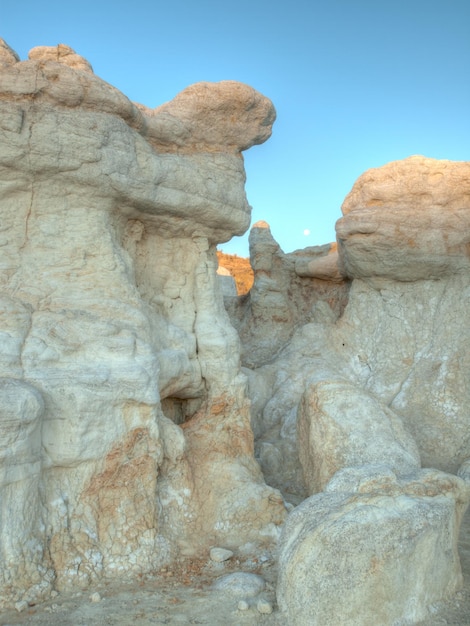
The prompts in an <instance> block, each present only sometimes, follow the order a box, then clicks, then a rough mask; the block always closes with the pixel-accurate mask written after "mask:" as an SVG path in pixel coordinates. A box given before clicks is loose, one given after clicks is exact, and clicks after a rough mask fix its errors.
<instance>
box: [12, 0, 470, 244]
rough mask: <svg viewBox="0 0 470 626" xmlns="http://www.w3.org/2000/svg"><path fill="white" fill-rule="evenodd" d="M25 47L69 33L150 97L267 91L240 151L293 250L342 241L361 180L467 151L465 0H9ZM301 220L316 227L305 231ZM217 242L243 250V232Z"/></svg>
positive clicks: (260, 209)
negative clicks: (252, 134)
mask: <svg viewBox="0 0 470 626" xmlns="http://www.w3.org/2000/svg"><path fill="white" fill-rule="evenodd" d="M0 9H1V19H0V37H3V38H4V39H5V40H6V41H7V43H8V44H9V45H10V46H11V47H12V48H13V49H14V50H16V51H17V52H18V54H19V55H20V57H21V59H26V58H27V54H28V51H29V50H30V49H31V48H32V47H34V46H37V45H52V46H54V45H56V44H58V43H65V44H68V45H69V46H71V47H72V48H74V49H75V51H76V52H78V53H79V54H81V55H83V56H84V57H85V58H87V59H88V60H89V61H90V63H91V64H92V66H93V68H94V71H95V73H96V74H97V75H99V76H100V77H101V78H103V79H104V80H106V81H108V82H110V83H111V84H113V85H115V86H116V87H118V88H119V89H120V90H121V91H123V92H124V93H125V94H126V95H127V96H128V97H129V98H130V99H131V100H133V101H137V102H141V103H143V104H146V105H147V106H150V107H154V106H157V105H159V104H162V103H163V102H166V101H167V100H170V99H172V98H173V97H174V96H175V95H176V94H177V93H178V92H179V91H181V90H182V89H184V88H185V87H186V86H188V85H190V84H192V83H195V82H197V81H201V80H208V81H219V80H226V79H230V80H239V81H242V82H245V83H248V84H249V85H251V86H253V87H254V88H255V89H257V90H258V91H261V92H262V93H263V94H264V95H266V96H268V97H269V98H271V100H272V101H273V103H274V105H275V107H276V110H277V115H278V117H277V121H276V123H275V125H274V130H273V136H272V137H271V139H270V140H269V141H268V142H267V143H266V144H263V145H262V146H255V147H253V148H252V149H250V150H249V151H247V152H246V153H245V165H246V170H247V186H246V187H247V194H248V200H249V202H250V204H251V205H252V207H253V220H252V221H253V223H254V222H256V221H257V220H260V219H263V220H265V221H267V222H268V223H269V224H270V225H271V230H272V233H273V235H274V237H275V238H276V239H277V241H278V242H279V243H280V245H281V247H282V249H283V250H284V251H285V252H290V251H292V250H295V249H298V248H303V247H305V246H309V245H319V244H323V243H328V242H330V241H333V240H334V238H335V234H334V224H335V221H336V220H337V219H338V218H339V217H340V215H341V211H340V207H341V203H342V201H343V199H344V197H345V195H346V194H347V193H348V191H349V190H350V189H351V187H352V185H353V183H354V181H355V180H356V178H357V177H358V176H359V175H360V174H361V173H362V172H364V171H365V170H367V169H369V168H370V167H378V166H380V165H383V164H384V163H387V162H389V161H392V160H395V159H401V158H405V157H407V156H410V155H412V154H423V155H425V156H429V157H434V158H441V159H451V160H470V106H469V105H470V35H469V33H470V2H469V0H447V1H446V2H444V0H441V1H439V2H438V1H436V0H407V1H404V0H387V1H383V0H321V1H320V0H291V1H290V2H280V1H276V0H237V2H224V1H223V0H194V1H190V0H165V1H160V0H133V1H132V2H129V0H125V1H123V0H113V1H111V0H94V1H93V2H92V1H90V0H81V2H79V3H74V2H71V3H67V2H64V1H63V0H60V1H58V0H57V1H49V2H48V1H47V0H44V1H42V2H38V1H37V0H26V1H23V2H19V1H18V0H0ZM304 231H310V234H308V235H305V234H304ZM222 249H223V250H224V251H226V252H230V253H235V254H238V255H239V256H247V255H248V244H247V236H245V237H242V238H236V239H234V240H232V241H231V242H229V243H228V244H224V245H223V246H222Z"/></svg>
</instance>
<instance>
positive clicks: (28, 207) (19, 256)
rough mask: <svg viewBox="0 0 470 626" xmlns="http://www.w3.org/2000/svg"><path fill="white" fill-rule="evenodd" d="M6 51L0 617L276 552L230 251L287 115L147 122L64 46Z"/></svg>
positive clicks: (215, 111) (274, 497) (262, 105)
mask: <svg viewBox="0 0 470 626" xmlns="http://www.w3.org/2000/svg"><path fill="white" fill-rule="evenodd" d="M1 51H2V52H1V53H2V68H1V72H0V137H1V139H0V141H1V143H0V145H1V149H0V178H1V181H2V187H1V191H0V202H1V207H2V224H1V231H0V246H1V257H0V266H1V270H2V271H1V274H0V301H1V308H0V345H1V350H0V376H1V377H2V378H1V379H0V399H1V400H0V432H1V435H2V436H1V438H0V502H1V505H0V515H1V518H0V520H1V533H0V590H1V592H0V606H2V605H5V604H9V603H10V604H11V603H14V602H16V601H29V600H31V599H33V598H36V597H37V596H38V595H40V594H41V593H43V592H45V591H46V590H47V588H48V587H49V588H50V586H52V585H54V586H55V587H56V588H57V589H62V588H64V587H67V586H69V585H80V586H86V585H87V584H89V583H90V582H91V581H92V580H95V579H96V578H99V577H101V576H121V575H122V574H123V573H125V572H128V573H134V574H138V573H143V572H146V571H151V570H153V569H155V568H156V567H158V566H160V565H161V564H162V563H166V562H169V561H171V559H172V558H174V556H175V555H177V554H180V555H181V554H182V555H185V554H188V555H192V554H199V553H204V554H206V553H207V550H208V549H209V547H210V546H213V545H224V546H226V547H228V548H232V547H236V546H237V545H240V544H245V543H246V542H247V541H252V542H254V544H256V543H262V542H270V541H273V540H275V539H276V537H277V534H278V530H277V528H278V526H279V525H280V524H281V523H282V521H283V519H284V515H285V509H284V505H283V501H282V498H281V496H280V494H279V493H278V492H276V491H275V490H273V489H272V488H271V487H268V486H266V484H265V482H264V479H263V476H262V474H261V472H260V469H259V466H258V464H257V463H256V461H255V460H254V448H253V435H252V431H251V427H250V415H249V402H248V399H247V396H246V378H245V376H244V375H243V374H242V372H241V371H240V353H239V341H238V337H237V335H236V333H235V331H234V329H233V328H232V327H231V326H230V324H229V321H228V317H227V315H226V313H225V310H224V307H223V299H222V295H221V292H220V290H219V286H218V283H217V279H216V269H217V260H216V254H215V244H216V243H218V242H221V241H224V240H226V239H229V238H230V237H231V236H232V235H233V234H235V233H241V232H243V231H244V230H245V229H246V228H247V226H248V224H249V219H250V209H249V205H248V203H247V200H246V197H245V193H244V181H245V173H244V168H243V160H242V159H241V158H240V150H241V149H244V148H246V147H248V146H249V145H253V144H255V143H259V142H260V141H263V140H264V139H266V138H267V137H268V136H269V134H270V125H271V123H272V121H273V120H274V109H273V107H272V105H271V103H270V102H269V101H268V100H267V99H266V98H264V97H263V96H261V95H260V94H258V93H257V92H255V91H254V90H253V89H251V88H250V87H247V86H244V85H239V84H238V83H230V82H229V83H223V84H215V85H213V84H209V83H204V84H202V85H200V86H199V87H197V86H196V87H194V88H193V89H189V90H187V91H186V93H185V94H184V95H183V96H181V97H180V98H178V100H177V102H176V103H173V104H172V103H168V105H164V107H163V110H162V111H161V112H158V111H154V112H153V113H152V112H151V113H148V112H147V110H145V107H138V106H136V105H134V104H132V103H131V102H130V101H129V100H128V99H127V98H126V97H125V96H124V95H123V94H121V93H120V92H119V91H118V90H116V89H114V88H113V87H111V86H110V85H108V84H107V83H105V82H104V81H102V80H101V79H100V78H98V77H97V76H95V75H94V74H93V73H92V69H91V66H90V65H89V63H88V62H87V61H86V60H84V59H83V58H82V57H80V56H79V55H76V54H75V53H74V51H73V50H71V49H70V48H69V47H67V46H64V45H60V46H58V47H56V48H44V47H41V48H35V49H33V50H32V51H31V53H30V59H29V60H28V61H21V62H20V61H19V60H18V59H17V57H16V55H15V54H14V53H12V52H11V50H10V49H9V48H8V46H7V45H6V44H2V47H1ZM5 59H6V62H5ZM209 114H210V115H211V118H210V120H207V118H206V116H207V115H209ZM203 120H206V121H205V122H204V124H203V123H202V121H203ZM181 129H183V130H181ZM234 129H235V131H236V132H235V131H234ZM224 132H227V133H228V135H227V143H226V145H225V143H224ZM172 137H173V138H174V144H173V143H172ZM182 137H183V139H182ZM237 137H238V138H237Z"/></svg>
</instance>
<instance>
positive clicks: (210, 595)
mask: <svg viewBox="0 0 470 626" xmlns="http://www.w3.org/2000/svg"><path fill="white" fill-rule="evenodd" d="M459 545H460V555H461V560H462V568H463V572H464V588H463V590H462V591H461V592H459V593H458V594H457V596H456V597H455V598H453V599H452V600H451V601H450V602H447V603H445V604H442V605H441V606H439V607H435V611H434V612H433V615H432V616H431V617H430V618H429V619H427V620H426V621H424V622H421V623H420V626H444V625H448V626H449V625H453V626H470V511H469V512H467V514H466V516H465V519H464V523H463V526H462V532H461V538H460V544H459ZM265 558H266V557H265ZM236 571H245V572H253V573H257V574H260V575H261V576H263V578H264V579H265V580H266V581H267V588H266V591H264V592H262V594H261V595H260V596H258V597H256V598H252V599H247V602H248V603H249V605H250V606H249V608H248V609H247V610H239V609H238V602H239V600H240V599H241V597H237V596H233V595H230V594H227V593H221V592H219V591H215V590H214V589H213V588H212V584H213V582H214V580H216V579H217V578H218V577H220V576H221V575H224V574H226V573H230V572H236ZM275 581H276V568H275V563H274V562H273V560H266V561H264V562H263V563H261V564H260V563H257V562H253V561H244V562H240V561H239V560H237V559H236V558H232V559H231V560H230V561H228V562H226V563H225V564H219V563H212V562H210V561H204V562H203V561H191V562H188V561H185V562H182V563H180V564H179V566H178V567H177V568H175V569H173V570H172V571H161V572H158V574H156V575H155V577H149V578H147V579H145V580H141V581H139V582H137V583H136V582H134V583H132V584H128V585H126V584H120V585H117V584H115V583H113V584H107V585H106V584H103V585H101V586H98V587H94V588H93V589H89V590H87V591H77V592H75V593H61V594H59V595H57V596H56V597H55V598H53V599H51V600H50V601H48V602H46V603H44V604H41V605H37V606H29V607H27V608H25V610H24V611H22V612H21V613H18V612H17V611H10V612H7V613H2V614H0V625H1V626H7V625H8V626H10V625H11V626H13V624H33V625H35V626H91V625H92V624H100V625H101V624H103V625H115V626H125V625H127V624H132V625H135V626H150V625H154V624H206V625H208V626H221V625H222V626H232V625H233V626H235V625H236V626H243V625H245V624H246V625H248V624H250V625H254V624H256V625H257V624H260V625H262V624H269V625H271V626H284V624H285V620H284V619H283V618H282V616H281V615H280V614H279V611H278V610H277V608H276V604H275V594H274V589H275ZM96 593H99V596H100V599H99V601H92V599H91V598H92V597H93V596H92V594H96ZM94 599H95V600H97V599H98V598H97V597H96V596H95V598H94ZM259 599H263V600H266V601H267V602H268V603H269V604H270V605H271V606H272V607H273V612H272V613H271V614H264V613H260V612H259V610H258V608H257V603H258V600H259ZM265 605H266V603H265ZM338 626H340V625H338ZM377 626H379V625H377Z"/></svg>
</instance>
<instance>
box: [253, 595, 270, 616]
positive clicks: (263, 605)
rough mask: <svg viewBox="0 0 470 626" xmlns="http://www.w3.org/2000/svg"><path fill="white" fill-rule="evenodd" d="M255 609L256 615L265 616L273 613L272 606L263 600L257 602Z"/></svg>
mask: <svg viewBox="0 0 470 626" xmlns="http://www.w3.org/2000/svg"><path fill="white" fill-rule="evenodd" d="M256 608H257V609H258V613H265V614H266V615H269V614H270V613H272V612H273V607H272V604H271V603H270V602H268V601H267V600H263V599H260V600H258V602H257V604H256Z"/></svg>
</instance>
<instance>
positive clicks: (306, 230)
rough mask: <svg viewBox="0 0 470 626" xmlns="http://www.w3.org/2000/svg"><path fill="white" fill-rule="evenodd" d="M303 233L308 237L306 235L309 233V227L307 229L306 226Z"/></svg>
mask: <svg viewBox="0 0 470 626" xmlns="http://www.w3.org/2000/svg"><path fill="white" fill-rule="evenodd" d="M304 235H305V236H306V237H308V236H309V235H310V231H309V229H308V228H306V229H305V230H304Z"/></svg>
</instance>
